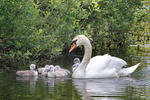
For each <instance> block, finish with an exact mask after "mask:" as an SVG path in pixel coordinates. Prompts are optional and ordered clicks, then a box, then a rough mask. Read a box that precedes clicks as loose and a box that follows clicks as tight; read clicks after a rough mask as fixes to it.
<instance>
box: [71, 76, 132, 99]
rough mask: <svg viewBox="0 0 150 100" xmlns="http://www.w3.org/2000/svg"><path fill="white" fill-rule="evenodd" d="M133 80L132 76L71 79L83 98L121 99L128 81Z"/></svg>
mask: <svg viewBox="0 0 150 100" xmlns="http://www.w3.org/2000/svg"><path fill="white" fill-rule="evenodd" d="M131 81H135V80H134V79H132V78H127V77H126V78H114V79H73V83H74V85H75V87H76V88H77V89H78V91H79V92H80V93H81V94H82V98H83V100H89V98H92V99H93V100H122V99H121V98H119V97H120V96H123V93H124V92H125V89H126V87H127V86H128V84H129V82H131Z"/></svg>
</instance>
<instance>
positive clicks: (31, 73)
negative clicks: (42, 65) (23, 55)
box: [16, 64, 38, 76]
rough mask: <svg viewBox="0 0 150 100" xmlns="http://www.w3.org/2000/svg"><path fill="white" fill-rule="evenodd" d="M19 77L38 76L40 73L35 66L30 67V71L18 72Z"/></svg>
mask: <svg viewBox="0 0 150 100" xmlns="http://www.w3.org/2000/svg"><path fill="white" fill-rule="evenodd" d="M16 75H18V76H38V71H37V68H36V65H35V64H31V65H30V70H24V71H17V72H16Z"/></svg>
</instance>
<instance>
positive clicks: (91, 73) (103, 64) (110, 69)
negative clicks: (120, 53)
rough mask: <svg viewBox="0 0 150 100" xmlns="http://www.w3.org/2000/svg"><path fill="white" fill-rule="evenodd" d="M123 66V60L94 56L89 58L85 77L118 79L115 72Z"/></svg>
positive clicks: (124, 63)
mask: <svg viewBox="0 0 150 100" xmlns="http://www.w3.org/2000/svg"><path fill="white" fill-rule="evenodd" d="M125 65H127V63H126V62H125V61H124V60H122V59H120V58H117V57H112V56H110V55H108V54H105V55H103V56H95V57H93V58H91V60H90V62H89V63H88V65H87V67H86V77H90V78H93V77H94V78H105V77H110V76H111V77H118V75H117V72H118V71H119V70H120V69H121V68H122V67H123V66H125ZM115 73H116V74H115Z"/></svg>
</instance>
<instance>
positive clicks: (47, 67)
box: [45, 65, 54, 72]
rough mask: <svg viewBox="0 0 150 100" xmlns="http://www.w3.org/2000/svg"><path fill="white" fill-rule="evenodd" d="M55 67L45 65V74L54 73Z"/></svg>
mask: <svg viewBox="0 0 150 100" xmlns="http://www.w3.org/2000/svg"><path fill="white" fill-rule="evenodd" d="M53 70H54V66H53V65H45V72H53Z"/></svg>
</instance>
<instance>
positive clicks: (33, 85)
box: [16, 76, 38, 92]
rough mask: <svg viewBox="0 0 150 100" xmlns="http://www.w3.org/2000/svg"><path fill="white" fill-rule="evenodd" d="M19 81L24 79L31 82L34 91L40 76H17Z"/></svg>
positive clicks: (31, 89)
mask: <svg viewBox="0 0 150 100" xmlns="http://www.w3.org/2000/svg"><path fill="white" fill-rule="evenodd" d="M16 80H17V81H23V82H29V84H30V91H31V92H34V90H35V87H36V82H37V80H38V76H36V77H19V76H18V77H16Z"/></svg>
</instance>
